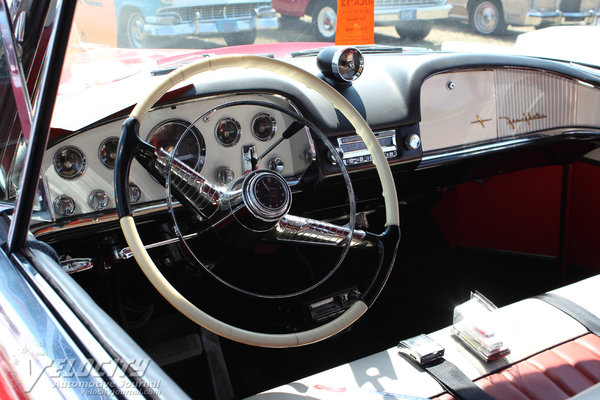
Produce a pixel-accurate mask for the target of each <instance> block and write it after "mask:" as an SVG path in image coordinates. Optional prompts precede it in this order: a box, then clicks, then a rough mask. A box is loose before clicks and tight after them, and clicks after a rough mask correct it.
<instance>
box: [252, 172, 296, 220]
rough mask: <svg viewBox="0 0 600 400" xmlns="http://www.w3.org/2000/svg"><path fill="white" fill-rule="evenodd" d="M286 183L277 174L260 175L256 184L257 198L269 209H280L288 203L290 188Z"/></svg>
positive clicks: (255, 192)
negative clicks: (288, 188)
mask: <svg viewBox="0 0 600 400" xmlns="http://www.w3.org/2000/svg"><path fill="white" fill-rule="evenodd" d="M286 186H287V185H286V183H285V182H282V181H281V179H279V178H278V177H276V176H273V175H262V176H259V177H258V178H257V180H256V183H255V185H254V195H255V196H256V200H257V201H258V202H259V203H260V205H261V206H263V207H264V208H265V209H268V210H274V211H276V210H279V209H281V208H282V207H283V206H285V205H286V204H287V200H288V190H286V189H287V188H286Z"/></svg>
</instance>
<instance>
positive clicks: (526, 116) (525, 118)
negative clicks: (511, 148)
mask: <svg viewBox="0 0 600 400" xmlns="http://www.w3.org/2000/svg"><path fill="white" fill-rule="evenodd" d="M544 118H547V116H546V115H544V114H540V113H539V112H536V113H535V114H531V113H530V112H526V113H522V114H521V118H508V117H500V119H503V120H505V121H506V123H507V124H508V125H509V126H510V127H511V128H512V129H516V127H515V124H518V123H519V122H527V125H531V121H535V120H537V119H544Z"/></svg>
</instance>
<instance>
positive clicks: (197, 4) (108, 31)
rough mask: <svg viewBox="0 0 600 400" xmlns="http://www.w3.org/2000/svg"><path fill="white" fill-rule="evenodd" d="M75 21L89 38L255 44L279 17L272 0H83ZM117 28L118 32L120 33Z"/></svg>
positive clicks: (122, 42) (142, 43)
mask: <svg viewBox="0 0 600 400" xmlns="http://www.w3.org/2000/svg"><path fill="white" fill-rule="evenodd" d="M75 24H76V26H78V34H79V35H80V37H81V38H82V40H83V41H85V42H90V43H102V44H108V45H112V46H113V47H114V46H115V45H118V46H119V47H131V48H143V47H156V45H155V44H152V41H153V40H156V39H157V38H178V37H185V36H199V37H222V38H224V39H225V42H226V43H227V44H228V45H230V46H234V45H242V44H251V43H254V41H255V39H256V33H257V31H259V30H262V29H277V27H278V26H279V22H278V19H277V15H276V13H275V11H274V10H273V8H271V2H270V1H263V0H259V1H253V0H218V1H214V0H210V1H207V0H198V1H189V0H165V1H163V0H155V1H151V2H149V1H139V0H98V1H81V2H78V6H77V12H76V18H75ZM115 33H116V35H115Z"/></svg>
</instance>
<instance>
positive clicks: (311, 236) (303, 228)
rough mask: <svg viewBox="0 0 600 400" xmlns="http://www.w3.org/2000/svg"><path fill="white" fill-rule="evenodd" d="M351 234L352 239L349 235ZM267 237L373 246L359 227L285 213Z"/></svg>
mask: <svg viewBox="0 0 600 400" xmlns="http://www.w3.org/2000/svg"><path fill="white" fill-rule="evenodd" d="M351 235H352V239H350V236H351ZM268 238H269V239H272V240H275V241H280V242H295V243H302V244H316V245H328V246H338V247H343V246H346V245H347V244H348V240H351V241H350V247H373V246H374V245H373V243H372V242H371V241H369V240H367V233H366V232H365V231H362V230H359V229H350V228H349V227H347V226H342V225H336V224H332V223H329V222H324V221H319V220H316V219H310V218H304V217H298V216H295V215H290V214H286V215H284V216H283V217H282V218H281V219H280V220H279V221H278V222H277V225H276V226H275V228H274V229H273V230H272V231H271V232H270V235H269V236H268Z"/></svg>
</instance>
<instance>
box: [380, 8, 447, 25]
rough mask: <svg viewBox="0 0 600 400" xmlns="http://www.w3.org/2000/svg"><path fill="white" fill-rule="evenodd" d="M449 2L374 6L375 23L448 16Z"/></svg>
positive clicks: (395, 23) (393, 23)
mask: <svg viewBox="0 0 600 400" xmlns="http://www.w3.org/2000/svg"><path fill="white" fill-rule="evenodd" d="M451 9H452V6H451V5H450V4H433V5H429V4H418V3H415V4H414V5H410V6H402V7H375V25H378V26H382V25H398V23H400V22H402V21H419V20H432V19H444V18H448V15H449V14H450V10H451Z"/></svg>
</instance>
